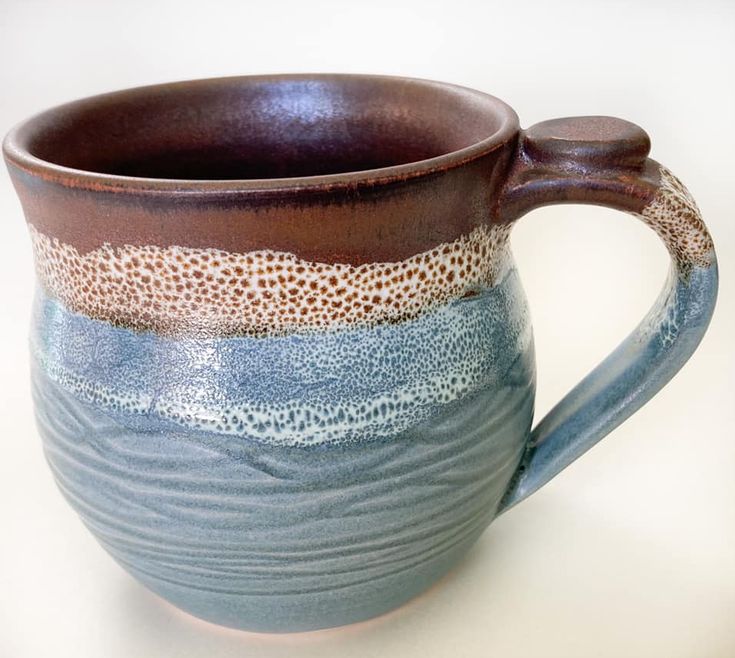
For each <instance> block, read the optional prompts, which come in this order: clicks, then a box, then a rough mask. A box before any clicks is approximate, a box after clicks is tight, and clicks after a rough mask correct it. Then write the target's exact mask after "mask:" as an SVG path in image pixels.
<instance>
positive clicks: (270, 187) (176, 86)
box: [3, 73, 520, 196]
mask: <svg viewBox="0 0 735 658" xmlns="http://www.w3.org/2000/svg"><path fill="white" fill-rule="evenodd" d="M348 80H351V81H359V80H364V81H365V82H370V81H372V82H379V81H381V80H382V81H385V82H392V83H397V82H403V83H409V84H419V85H424V86H428V87H434V88H436V90H437V91H439V92H442V93H445V94H446V93H450V92H451V93H454V94H458V95H461V96H464V97H466V98H467V99H468V100H472V101H474V102H479V103H481V104H483V105H485V106H486V108H487V111H488V112H492V113H493V114H494V115H495V117H496V118H497V119H498V127H497V129H496V130H495V132H494V133H492V134H490V135H487V136H486V137H484V138H483V139H480V140H479V141H475V142H473V143H472V144H469V145H468V146H465V147H463V148H460V149H456V150H453V151H448V152H447V153H442V154H440V155H437V156H434V157H430V158H426V159H422V160H415V161H409V162H405V163H400V164H396V165H390V166H386V167H380V168H374V169H364V170H355V171H347V172H339V173H331V174H318V175H305V176H293V177H281V178H243V179H216V178H215V179H188V178H155V177H143V176H129V175H122V174H113V173H105V172H99V171H93V170H88V169H78V168H74V167H69V166H65V165H61V164H58V163H55V162H51V161H50V160H48V159H44V158H41V157H38V156H36V155H33V154H32V153H31V152H30V149H29V146H28V144H29V143H30V142H31V140H32V139H33V137H34V136H35V134H36V133H37V131H39V130H40V129H41V128H43V127H47V126H49V125H54V124H55V123H58V122H59V120H60V119H61V118H62V117H63V115H64V113H66V112H69V111H74V110H81V109H84V108H85V107H90V106H93V105H94V104H97V103H100V102H105V101H109V100H111V99H115V100H119V101H126V100H130V99H131V98H135V97H137V96H139V95H140V94H146V93H147V94H156V93H161V92H172V91H174V92H175V91H177V90H182V91H183V90H186V89H187V88H194V87H205V86H210V87H216V86H217V85H222V84H226V83H229V84H232V83H243V84H247V83H248V82H290V81H316V82H318V81H321V82H339V81H348ZM519 130H520V123H519V119H518V115H517V114H516V112H515V110H513V108H511V107H510V106H509V105H508V104H507V103H505V102H504V101H502V100H500V99H499V98H497V97H495V96H492V95H490V94H487V93H485V92H482V91H479V90H476V89H472V88H470V87H465V86H461V85H456V84H452V83H448V82H441V81H436V80H429V79H424V78H414V77H405V76H393V75H373V74H355V73H295V74H293V73H285V74H274V75H242V76H225V77H212V78H199V79H190V80H183V81H178V82H166V83H159V84H152V85H142V86H136V87H129V88H126V89H122V90H119V91H112V92H108V93H104V94H97V95H93V96H87V97H84V98H81V99H79V100H75V101H71V102H68V103H64V104H61V105H57V106H54V107H52V108H50V109H47V110H45V111H42V112H40V113H37V114H35V115H33V116H31V117H30V118H28V119H26V120H25V121H22V122H20V123H19V124H17V125H16V126H14V127H13V128H12V129H11V130H10V131H9V132H8V134H7V135H6V137H5V139H4V140H3V154H4V156H5V158H6V159H7V161H8V163H12V164H13V165H15V166H16V167H18V168H19V169H20V170H22V171H24V172H25V173H27V174H30V175H32V176H35V177H39V178H41V179H43V180H45V181H49V182H54V183H58V184H61V185H62V186H64V187H69V188H80V189H87V190H96V191H108V192H129V193H136V194H156V193H161V192H173V191H175V192H176V193H177V194H181V193H184V194H186V193H190V194H193V195H196V196H199V195H207V194H217V195H221V194H227V193H243V192H247V193H257V192H265V193H273V192H280V191H297V190H312V191H318V190H324V189H329V190H332V189H339V188H342V187H359V186H364V185H368V186H370V187H375V186H377V185H383V184H391V183H395V182H398V181H401V182H402V181H406V180H410V179H414V178H419V177H424V176H429V175H432V174H435V173H438V172H444V171H447V170H450V169H454V168H456V167H460V166H462V165H464V164H467V163H468V162H471V161H474V160H476V159H478V158H481V157H483V156H485V155H487V154H488V153H490V152H492V151H494V150H496V149H498V148H500V147H501V146H503V145H504V144H506V143H507V142H508V141H509V140H510V139H512V138H513V137H514V136H515V135H517V134H518V132H519Z"/></svg>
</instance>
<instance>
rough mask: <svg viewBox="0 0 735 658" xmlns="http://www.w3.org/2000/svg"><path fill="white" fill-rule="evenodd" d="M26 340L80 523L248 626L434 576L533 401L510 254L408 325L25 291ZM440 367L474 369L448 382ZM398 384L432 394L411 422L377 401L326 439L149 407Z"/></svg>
mask: <svg viewBox="0 0 735 658" xmlns="http://www.w3.org/2000/svg"><path fill="white" fill-rule="evenodd" d="M360 332H363V333H360ZM312 341H313V342H314V344H311V342H312ZM33 353H34V357H35V358H34V372H33V384H34V396H35V401H36V410H37V417H38V422H39V427H40V430H41V434H42V436H43V440H44V446H45V451H46V454H47V457H48V460H49V463H50V465H51V467H52V469H53V472H54V475H55V477H56V480H57V482H58V484H59V486H60V488H61V489H62V491H63V492H64V494H65V495H66V497H67V498H68V499H69V501H70V502H71V504H72V505H73V506H74V508H75V509H76V510H77V511H78V513H79V514H80V516H81V517H82V519H83V520H84V522H85V523H86V525H87V526H88V527H89V528H90V529H91V531H92V532H93V533H94V535H95V536H96V537H97V538H98V540H99V541H100V542H101V543H102V545H103V546H104V547H105V548H106V549H107V550H108V551H109V552H110V553H111V554H112V555H113V556H114V558H115V559H116V560H117V561H118V562H120V564H121V565H122V566H123V567H125V568H126V569H127V570H128V571H130V572H131V573H132V574H133V575H135V576H136V577H137V578H138V579H139V580H141V581H142V582H143V583H145V584H146V585H147V586H148V587H150V588H151V589H152V590H154V591H156V592H158V593H159V594H160V595H162V596H164V597H165V598H167V599H168V600H170V601H171V602H173V603H174V604H176V605H178V606H179V607H181V608H183V609H185V610H188V611H189V612H191V613H193V614H195V615H198V616H200V617H203V618H205V619H209V620H211V621H214V622H217V623H220V624H225V625H230V626H236V627H240V628H246V629H250V630H261V631H294V630H306V629H314V628H320V627H328V626H335V625H340V624H345V623H349V622H353V621H358V620H361V619H365V618H368V617H371V616H374V615H376V614H379V613H381V612H384V611H386V610H388V609H390V608H393V607H395V606H396V605H399V604H400V603H402V602H403V601H405V600H407V599H408V598H410V597H412V596H413V595H415V594H417V593H418V592H420V591H421V590H423V589H424V588H425V587H427V586H428V585H429V584H431V583H432V582H434V581H435V580H436V579H437V578H438V577H440V576H441V575H442V574H443V573H444V572H445V571H446V570H447V569H448V568H449V567H451V566H452V565H453V564H454V563H456V561H457V559H458V558H459V557H460V556H461V555H462V554H463V552H464V551H465V550H466V549H467V548H468V547H469V546H470V545H471V544H472V542H473V541H474V540H475V539H476V538H477V536H478V535H479V533H480V532H482V530H483V529H484V528H485V527H486V525H487V524H488V523H489V522H490V520H491V519H492V518H493V516H494V514H495V511H496V508H497V506H498V503H499V501H500V499H501V497H502V495H503V493H504V492H505V490H506V488H507V486H508V483H509V481H510V478H511V476H512V474H513V473H514V471H515V469H516V467H517V465H518V463H519V461H520V458H521V454H522V451H523V448H524V445H525V442H526V439H527V436H528V433H529V429H530V423H531V417H532V410H533V392H534V391H533V382H534V376H533V349H532V343H531V336H530V329H529V326H528V320H527V315H526V311H525V304H524V300H523V298H522V293H521V291H520V287H519V285H518V281H517V275H516V274H515V272H514V271H512V272H511V273H510V274H509V275H508V276H507V277H506V279H505V280H504V282H503V284H502V286H498V287H496V288H493V289H490V290H487V291H484V292H483V293H482V294H481V295H477V296H476V297H473V298H469V299H466V300H461V301H458V302H454V303H453V304H452V305H450V306H447V307H446V308H444V309H440V310H438V311H437V312H435V313H434V314H427V315H425V316H422V317H421V318H418V319H416V320H414V321H412V323H404V324H401V325H395V326H386V327H381V328H378V329H374V330H352V331H349V332H343V333H335V334H331V335H319V336H315V335H313V336H292V337H279V338H272V339H254V338H247V337H244V338H243V337H241V338H225V339H219V340H214V339H207V340H205V341H201V340H199V341H184V340H179V341H176V340H173V339H170V338H162V337H156V336H153V335H146V334H136V333H134V332H131V331H129V330H126V329H120V328H115V327H112V326H110V325H107V324H106V323H103V322H100V321H96V320H92V319H90V318H84V317H81V316H77V315H75V314H73V313H71V312H70V311H68V310H66V309H64V307H63V306H61V305H59V304H58V303H56V302H52V301H51V300H48V299H46V298H45V297H44V296H43V295H42V294H41V296H40V298H39V302H38V306H37V313H36V326H35V328H34V332H33ZM193 363H195V364H196V366H197V367H193V366H192V364H193ZM289 364H290V365H291V368H290V370H289V368H288V367H287V366H288V365H289ZM136 368H137V370H136ZM453 368H454V369H459V370H460V371H464V372H467V373H469V374H471V375H472V376H471V377H469V378H468V379H467V381H466V382H464V383H463V384H462V385H461V386H460V381H459V379H457V381H454V380H453V377H454V375H453V374H452V371H453ZM443 370H446V372H447V381H446V382H442V381H441V380H440V378H438V377H439V375H440V374H441V372H442V371H443ZM309 373H311V376H308V375H309ZM434 375H436V377H434V378H432V376H434ZM437 378H438V379H437ZM434 379H436V382H435V383H432V382H434ZM187 382H188V386H185V385H183V384H186V383H187ZM182 383H183V384H182ZM414 383H415V384H418V385H420V386H419V389H418V390H420V391H423V392H424V393H425V392H426V391H429V392H430V391H431V390H433V389H432V386H439V387H440V390H441V391H445V393H442V394H441V395H434V396H433V397H431V398H430V399H429V401H428V402H427V401H424V403H423V406H421V407H420V410H421V413H420V415H418V416H414V420H413V421H412V422H409V423H406V422H403V421H401V422H399V420H400V419H401V418H404V419H405V418H407V416H405V415H402V413H403V412H402V411H401V410H402V408H403V407H400V405H394V406H393V407H387V406H386V411H385V413H384V414H382V415H380V416H379V417H376V418H375V419H374V423H373V427H374V431H373V432H372V433H371V432H369V431H362V432H361V433H360V434H355V433H354V432H353V433H352V434H350V433H345V432H342V433H341V434H340V435H339V437H340V438H339V440H328V441H313V440H309V439H308V437H309V436H312V434H310V433H313V432H314V431H315V427H317V425H318V423H317V424H316V425H314V424H313V423H312V424H311V425H309V423H304V424H302V426H301V427H300V428H299V427H296V426H294V427H295V429H294V431H295V432H298V431H301V432H302V433H303V435H302V436H301V437H297V438H299V442H298V444H293V443H292V444H285V443H283V442H282V441H280V440H278V437H275V438H274V437H273V436H271V435H268V434H267V433H265V434H263V433H261V434H251V433H250V431H249V430H248V429H247V428H246V431H239V429H238V428H237V427H235V428H234V429H233V428H232V427H230V428H229V429H227V428H225V429H222V428H220V430H219V431H218V430H217V429H214V430H213V429H210V428H211V427H215V426H212V425H210V426H207V427H202V426H201V424H200V423H199V422H198V420H197V418H195V417H194V418H186V417H182V416H181V415H171V414H167V413H166V410H167V409H168V408H169V406H170V403H171V402H178V403H180V404H181V405H183V406H186V404H190V405H191V409H192V410H193V411H192V414H193V416H196V411H197V410H201V409H202V408H206V409H208V410H209V413H211V414H214V415H215V416H216V415H217V414H225V415H226V414H227V413H228V410H229V409H232V408H233V407H235V406H238V407H240V408H245V409H247V407H248V405H252V404H254V403H256V402H257V403H258V404H263V405H265V408H266V411H268V409H271V410H275V409H277V408H278V406H279V405H281V404H282V403H284V401H289V402H293V403H294V404H295V405H296V406H297V407H299V406H300V405H301V406H303V405H308V404H310V403H311V402H313V400H314V399H319V398H320V397H321V398H324V400H326V403H327V404H328V402H329V400H333V404H335V405H339V404H344V405H348V406H350V405H351V406H352V408H355V409H359V405H360V402H361V401H364V402H365V404H368V405H369V403H370V401H371V400H372V399H378V400H379V399H382V398H384V397H386V396H388V397H391V396H393V397H395V398H396V399H405V398H406V396H407V395H408V392H409V391H413V390H415V389H414V388H413V385H414ZM422 386H423V388H422ZM100 391H104V394H100ZM446 391H449V392H450V393H451V394H446ZM422 394H423V393H422ZM123 399H124V400H126V404H121V403H120V400H123ZM148 400H153V401H159V402H160V401H161V400H165V404H161V405H159V406H157V405H156V404H148V405H146V404H145V402H146V401H148ZM414 404H418V400H417V399H414ZM269 405H270V406H269ZM406 408H408V409H410V405H409V406H408V407H406ZM272 413H275V412H272ZM408 418H410V417H408ZM339 427H349V419H343V420H342V421H341V424H339V425H338V428H339ZM317 429H318V427H317ZM304 437H306V438H304ZM358 437H359V438H358Z"/></svg>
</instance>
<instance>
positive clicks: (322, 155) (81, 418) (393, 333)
mask: <svg viewBox="0 0 735 658" xmlns="http://www.w3.org/2000/svg"><path fill="white" fill-rule="evenodd" d="M648 151H649V140H648V137H647V135H646V134H645V133H644V132H643V131H642V130H641V129H640V128H638V127H637V126H635V125H633V124H631V123H628V122H626V121H622V120H619V119H613V118H609V117H577V118H567V119H558V120H553V121H546V122H543V123H540V124H537V125H535V126H533V127H531V128H530V129H528V130H521V129H520V127H519V123H518V118H517V116H516V114H515V113H514V112H513V110H512V109H511V108H510V107H508V106H507V105H506V104H505V103H503V102H501V101H500V100H498V99H496V98H494V97H492V96H489V95H487V94H484V93H481V92H478V91H473V90H470V89H465V88H462V87H457V86H454V85H450V84H443V83H437V82H430V81H425V80H415V79H407V78H397V77H384V76H359V75H281V76H258V77H239V78H226V79H216V80H202V81H193V82H183V83H175V84H166V85H157V86H152V87H144V88H139V89H132V90H127V91H121V92H116V93H111V94H105V95H102V96H97V97H94V98H89V99H85V100H81V101H77V102H74V103H70V104H67V105H63V106H60V107H58V108H55V109H52V110H49V111H47V112H44V113H42V114H39V115H37V116H35V117H33V118H31V119H30V120H28V121H27V122H25V123H23V124H22V125H20V126H19V127H17V128H15V129H14V130H13V131H12V132H11V133H10V134H9V135H8V137H7V138H6V140H5V143H4V154H5V158H6V161H7V164H8V167H9V170H10V174H11V176H12V179H13V182H14V184H15V187H16V189H17V191H18V194H19V196H20V199H21V202H22V205H23V208H24V211H25V214H26V217H27V220H28V225H29V229H30V233H31V238H32V243H33V248H34V255H35V262H36V269H37V274H38V281H39V284H40V285H39V287H38V294H37V299H36V302H35V311H34V319H33V327H32V342H31V344H32V356H33V358H32V364H33V365H32V367H33V394H34V399H35V409H36V414H37V419H38V425H39V428H40V432H41V435H42V437H43V441H44V448H45V452H46V455H47V458H48V462H49V464H50V466H51V469H52V470H53V473H54V476H55V478H56V481H57V482H58V485H59V487H60V488H61V491H62V492H63V494H64V495H65V496H66V498H67V499H68V500H69V502H70V503H71V504H72V506H73V507H74V508H75V509H76V511H77V512H78V513H79V515H80V516H81V518H82V519H83V521H84V523H85V524H86V525H87V526H88V527H89V528H90V530H91V531H92V532H93V533H94V535H95V536H96V538H97V539H98V540H99V542H100V543H101V544H102V545H103V546H104V547H105V548H106V549H107V550H108V551H109V552H110V554H111V555H112V556H113V557H114V558H115V559H116V560H117V561H118V562H119V563H120V564H121V565H122V566H123V567H124V568H125V569H127V570H128V571H129V572H130V573H131V574H133V575H134V576H135V577H136V578H137V579H138V580H140V581H141V582H142V583H144V584H145V585H146V586H148V587H149V588H150V589H152V590H153V591H155V592H157V593H158V594H160V595H161V596H163V597H165V598H166V599H168V600H169V601H171V602H173V603H174V604H176V605H177V606H180V607H181V608H183V609H185V610H187V611H189V612H191V613H193V614H195V615H198V616H200V617H202V618H205V619H208V620H210V621H214V622H216V623H220V624H225V625H229V626H234V627H238V628H244V629H250V630H261V631H295V630H307V629H315V628H323V627H328V626H335V625H340V624H346V623H349V622H354V621H358V620H362V619H365V618H368V617H371V616H374V615H377V614H379V613H381V612H384V611H386V610H388V609H391V608H393V607H395V606H397V605H399V604H401V603H402V602H404V601H406V600H407V599H409V598H411V597H413V596H414V595H416V594H417V593H418V592H420V591H421V590H423V589H425V588H426V587H427V586H429V585H430V584H431V583H432V582H434V581H435V580H436V579H438V578H439V577H440V576H441V575H442V574H444V573H445V572H446V571H447V569H449V568H450V567H451V566H452V565H453V564H455V563H456V562H457V560H458V559H459V558H460V557H461V556H462V554H463V553H464V552H465V551H466V550H467V548H468V547H469V546H470V545H471V544H472V543H473V542H474V541H475V540H476V539H477V537H478V536H479V534H480V533H481V532H482V531H483V530H484V528H485V527H486V526H487V524H488V523H489V522H490V521H491V520H492V519H493V518H494V517H495V516H497V515H498V514H500V513H501V512H503V511H505V510H507V509H508V508H510V507H511V506H513V505H514V504H516V503H517V502H518V501H520V500H522V499H523V498H525V497H526V496H528V495H529V494H531V493H532V492H534V491H535V490H536V489H538V488H539V487H540V486H541V485H543V484H544V483H545V482H547V481H548V480H549V479H550V478H552V477H553V476H554V475H556V474H557V473H558V472H559V471H561V470H562V469H563V468H564V467H565V466H567V465H568V464H569V463H570V462H571V461H573V460H574V459H575V458H576V457H578V456H579V455H580V454H581V453H583V452H584V451H585V450H587V449H588V448H589V447H590V446H592V445H593V444H594V443H595V442H597V441H598V440H599V439H600V438H601V437H603V436H604V435H605V434H607V433H608V432H610V431H611V430H612V429H613V428H614V427H615V426H617V425H618V424H619V423H621V422H622V421H623V420H624V419H625V418H627V417H628V416H629V415H630V414H632V413H633V412H634V411H635V410H637V409H638V408H639V407H640V406H641V405H642V404H644V403H645V402H646V401H647V400H648V399H650V398H651V397H652V396H653V395H654V394H655V393H656V392H657V391H658V390H659V389H660V388H661V387H662V386H663V385H664V384H665V383H666V382H667V381H668V380H669V379H670V378H671V377H672V376H673V374H674V373H675V372H676V371H677V370H678V369H679V368H680V367H681V366H682V365H683V363H684V362H685V361H686V360H687V358H688V357H689V356H690V355H691V354H692V352H693V351H694V349H695V348H696V346H697V344H698V343H699V341H700V339H701V337H702V335H703V334H704V331H705V329H706V327H707V324H708V322H709V319H710V316H711V314H712V311H713V308H714V303H715V298H716V291H717V267H716V260H715V254H714V250H713V246H712V242H711V239H710V237H709V234H708V232H707V230H706V228H705V226H704V224H703V223H702V220H701V218H700V215H699V212H698V210H697V207H696V205H695V203H694V201H693V200H692V198H691V196H690V195H689V194H688V192H687V190H686V189H685V188H684V187H683V185H682V184H681V183H680V182H679V181H678V180H677V179H676V178H675V177H674V176H673V175H672V174H671V173H670V172H669V171H668V170H667V169H665V168H663V167H662V166H660V165H659V164H658V163H656V162H655V161H653V160H651V159H649V158H648ZM563 202H575V203H576V202H581V203H594V204H601V205H605V206H609V207H612V208H617V209H619V210H623V211H626V212H629V213H632V214H633V215H635V216H637V217H638V218H639V219H642V220H643V221H644V222H645V223H646V224H648V225H649V226H650V227H651V228H652V229H653V230H654V231H656V233H657V234H658V235H659V237H661V239H662V240H663V241H664V243H665V245H666V247H667V248H668V250H669V252H670V254H671V257H672V268H671V275H670V277H669V279H668V282H667V283H666V285H665V289H664V291H663V292H662V294H661V296H660V297H659V299H658V301H657V302H656V304H655V305H654V307H653V309H652V310H651V311H650V313H649V314H648V315H647V316H646V317H645V319H644V320H643V321H642V322H641V324H640V325H639V326H638V328H637V329H635V331H634V332H633V333H632V334H631V335H630V336H629V337H628V338H627V339H626V340H625V341H624V342H623V344H622V345H620V346H619V347H618V348H617V349H616V350H615V351H614V352H613V353H612V354H611V355H610V356H609V357H608V358H607V359H606V360H605V361H604V362H603V363H601V364H600V365H599V366H597V368H595V369H594V370H593V371H592V373H591V374H590V375H588V376H587V377H586V378H585V379H584V380H583V381H582V382H581V383H580V384H579V385H578V386H577V387H576V388H575V389H574V390H572V391H571V392H570V393H569V394H568V395H567V396H566V397H565V398H564V399H563V400H562V401H561V402H560V403H559V404H558V405H557V406H556V407H555V408H554V409H553V410H552V411H551V412H550V413H549V414H548V416H546V418H544V419H543V420H541V422H540V423H538V424H537V425H536V427H535V428H534V429H533V430H532V429H531V422H532V415H533V399H534V379H535V377H534V357H533V344H532V335H531V327H530V323H529V319H528V312H527V308H526V302H525V299H524V295H523V292H522V289H521V285H520V283H519V279H518V273H517V271H516V269H515V267H514V264H513V260H512V256H511V253H510V249H509V244H508V239H509V234H510V231H511V229H512V227H513V224H514V222H515V221H516V220H517V219H518V218H519V217H521V216H522V215H524V214H525V213H526V212H528V211H529V210H531V209H533V208H536V207H539V206H542V205H544V204H550V203H563Z"/></svg>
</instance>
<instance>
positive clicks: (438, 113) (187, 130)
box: [13, 75, 515, 181]
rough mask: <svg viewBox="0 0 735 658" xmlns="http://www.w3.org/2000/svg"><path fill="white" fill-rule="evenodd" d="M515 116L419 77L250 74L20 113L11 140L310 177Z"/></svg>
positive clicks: (461, 137)
mask: <svg viewBox="0 0 735 658" xmlns="http://www.w3.org/2000/svg"><path fill="white" fill-rule="evenodd" d="M514 116H515V115H514V113H513V111H512V110H511V109H510V108H509V107H508V106H506V105H505V104H504V103H502V102H501V101H499V100H498V99H496V98H494V97H492V96H489V95H487V94H483V93H481V92H477V91H474V90H471V89H466V88H464V87H458V86H454V85H449V84H444V83H437V82H431V81H426V80H417V79H410V78H400V77H390V76H361V75H287V76H253V77H239V78H221V79H214V80H200V81H190V82H182V83H173V84H166V85H156V86H152V87H141V88H136V89H130V90H126V91H122V92H115V93H111V94H105V95H102V96H96V97H92V98H88V99H84V100H81V101H77V102H74V103H69V104H67V105H63V106H60V107H58V108H54V109H52V110H49V111H47V112H45V113H43V114H41V115H38V116H37V117H35V118H34V119H32V120H31V121H29V122H27V123H26V124H24V126H22V127H21V129H20V130H19V131H17V133H16V134H15V135H14V136H13V140H14V144H13V146H14V147H15V150H16V151H18V150H20V151H25V153H26V154H27V155H29V156H30V159H32V160H36V161H39V160H40V161H43V162H44V163H48V164H50V165H51V166H60V167H64V168H69V169H74V170H81V171H85V172H95V173H98V174H102V175H111V176H116V177H117V176H121V177H137V178H149V179H177V180H190V181H197V180H243V179H274V178H293V177H311V176H324V175H331V174H342V173H347V172H361V171H366V170H374V169H382V168H386V167H396V166H399V167H400V166H401V165H406V164H410V163H416V162H422V161H426V160H430V159H433V158H438V157H441V156H445V155H447V154H451V153H456V152H457V151H462V150H463V149H468V148H470V147H473V146H477V145H478V144H484V145H485V146H490V147H491V146H492V143H493V142H495V141H502V140H500V137H501V133H502V136H506V133H507V132H508V125H509V123H510V124H512V123H513V119H514Z"/></svg>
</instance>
